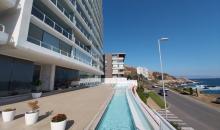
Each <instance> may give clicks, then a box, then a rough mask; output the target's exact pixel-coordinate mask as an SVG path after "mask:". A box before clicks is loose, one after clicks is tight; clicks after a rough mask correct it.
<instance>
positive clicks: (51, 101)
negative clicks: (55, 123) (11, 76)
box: [0, 85, 113, 130]
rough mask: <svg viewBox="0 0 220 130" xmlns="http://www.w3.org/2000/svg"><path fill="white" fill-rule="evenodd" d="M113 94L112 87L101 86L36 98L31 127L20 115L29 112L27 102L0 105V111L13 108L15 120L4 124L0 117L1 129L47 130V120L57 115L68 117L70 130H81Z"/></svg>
mask: <svg viewBox="0 0 220 130" xmlns="http://www.w3.org/2000/svg"><path fill="white" fill-rule="evenodd" d="M112 92H113V89H112V87H110V86H107V85H104V86H103V85H102V86H100V87H92V88H86V89H81V90H76V91H72V92H66V93H61V94H56V95H52V96H47V97H42V98H39V99H38V101H39V105H40V117H39V121H38V122H37V123H36V124H34V125H32V126H26V125H25V121H24V116H23V113H25V112H26V111H28V107H27V102H28V101H24V102H19V103H15V104H11V105H6V106H2V107H1V109H0V110H3V109H5V108H8V107H11V108H16V109H17V111H16V112H17V113H16V115H17V117H16V119H15V120H14V121H12V122H10V123H3V122H2V118H0V130H50V120H51V118H52V117H53V116H54V115H56V114H58V113H64V114H66V115H67V118H68V124H67V127H68V129H69V130H82V129H84V128H85V127H86V126H87V125H88V124H89V123H90V121H91V120H92V119H93V118H94V116H95V115H96V114H97V113H98V112H99V111H100V107H101V106H102V105H103V103H104V102H105V101H106V100H107V98H108V97H109V96H110V95H111V94H112ZM29 101H30V100H29Z"/></svg>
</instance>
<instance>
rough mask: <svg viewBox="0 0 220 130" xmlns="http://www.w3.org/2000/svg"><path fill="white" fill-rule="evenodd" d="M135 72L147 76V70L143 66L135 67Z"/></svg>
mask: <svg viewBox="0 0 220 130" xmlns="http://www.w3.org/2000/svg"><path fill="white" fill-rule="evenodd" d="M137 74H139V75H143V76H144V77H145V78H147V79H148V78H149V70H148V69H147V68H144V67H137Z"/></svg>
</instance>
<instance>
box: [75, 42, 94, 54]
mask: <svg viewBox="0 0 220 130" xmlns="http://www.w3.org/2000/svg"><path fill="white" fill-rule="evenodd" d="M75 42H76V44H77V45H78V46H79V47H81V48H82V49H83V50H85V51H86V52H88V53H89V54H91V50H90V49H89V48H88V47H86V46H85V45H84V44H83V43H82V42H80V41H78V40H75Z"/></svg>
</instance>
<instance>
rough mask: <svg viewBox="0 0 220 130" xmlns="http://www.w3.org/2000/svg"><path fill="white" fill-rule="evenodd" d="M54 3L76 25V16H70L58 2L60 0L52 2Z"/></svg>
mask: <svg viewBox="0 0 220 130" xmlns="http://www.w3.org/2000/svg"><path fill="white" fill-rule="evenodd" d="M50 1H52V3H53V4H54V5H55V6H56V7H57V8H58V9H59V10H60V11H61V12H62V13H63V14H64V15H65V16H66V17H67V18H68V19H69V20H70V21H72V22H73V23H75V17H74V15H72V14H70V13H69V12H68V11H66V9H65V8H64V7H63V6H62V4H60V3H59V2H58V0H50Z"/></svg>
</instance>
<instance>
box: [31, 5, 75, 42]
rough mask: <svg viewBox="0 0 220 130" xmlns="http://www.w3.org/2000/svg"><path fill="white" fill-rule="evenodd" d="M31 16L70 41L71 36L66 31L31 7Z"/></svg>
mask: <svg viewBox="0 0 220 130" xmlns="http://www.w3.org/2000/svg"><path fill="white" fill-rule="evenodd" d="M32 14H33V15H34V16H36V17H37V18H39V19H40V20H42V21H43V22H44V23H46V24H47V25H49V26H50V27H52V28H53V29H55V30H56V31H58V32H59V33H61V34H62V35H64V36H65V37H67V38H68V39H70V40H72V34H71V33H69V32H68V31H66V30H65V29H64V28H63V27H62V26H60V25H58V24H57V23H56V22H55V21H53V20H52V19H51V18H49V17H48V16H47V15H45V14H44V13H43V12H42V11H40V10H39V9H38V8H36V7H33V9H32Z"/></svg>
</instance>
